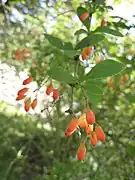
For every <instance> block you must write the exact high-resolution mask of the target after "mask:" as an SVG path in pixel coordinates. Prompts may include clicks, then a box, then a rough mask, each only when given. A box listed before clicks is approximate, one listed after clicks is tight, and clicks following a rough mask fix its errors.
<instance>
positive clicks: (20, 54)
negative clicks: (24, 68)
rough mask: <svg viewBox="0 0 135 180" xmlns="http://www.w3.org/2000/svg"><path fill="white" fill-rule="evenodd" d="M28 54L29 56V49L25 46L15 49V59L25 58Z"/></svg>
mask: <svg viewBox="0 0 135 180" xmlns="http://www.w3.org/2000/svg"><path fill="white" fill-rule="evenodd" d="M30 56H31V51H30V50H29V49H27V48H23V49H22V50H18V49H17V50H16V51H15V58H16V60H26V59H27V58H28V57H30Z"/></svg>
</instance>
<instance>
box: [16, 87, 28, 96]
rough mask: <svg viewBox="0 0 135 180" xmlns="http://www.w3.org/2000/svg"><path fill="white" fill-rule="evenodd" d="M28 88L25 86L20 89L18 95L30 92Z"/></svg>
mask: <svg viewBox="0 0 135 180" xmlns="http://www.w3.org/2000/svg"><path fill="white" fill-rule="evenodd" d="M28 90H29V88H23V89H21V90H20V91H18V93H17V95H18V96H20V95H24V94H25V93H26V92H28Z"/></svg>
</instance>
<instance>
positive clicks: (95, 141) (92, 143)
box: [90, 132, 98, 146]
mask: <svg viewBox="0 0 135 180" xmlns="http://www.w3.org/2000/svg"><path fill="white" fill-rule="evenodd" d="M90 142H91V145H92V146H96V145H97V142H98V139H97V135H96V133H95V132H93V133H92V134H91V136H90Z"/></svg>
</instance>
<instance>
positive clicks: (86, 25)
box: [77, 7, 90, 30]
mask: <svg viewBox="0 0 135 180" xmlns="http://www.w3.org/2000/svg"><path fill="white" fill-rule="evenodd" d="M84 13H88V11H87V9H85V8H83V7H78V8H77V15H78V17H79V19H80V17H81V16H82V15H83V14H84ZM81 22H82V21H81ZM82 23H83V24H84V26H85V27H86V28H87V29H88V30H89V28H90V20H89V16H88V18H86V19H85V20H84V21H83V22H82Z"/></svg>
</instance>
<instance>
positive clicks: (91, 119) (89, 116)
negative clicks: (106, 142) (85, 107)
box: [86, 110, 96, 124]
mask: <svg viewBox="0 0 135 180" xmlns="http://www.w3.org/2000/svg"><path fill="white" fill-rule="evenodd" d="M86 120H87V122H88V124H94V123H95V121H96V120H95V115H94V113H93V112H92V111H91V110H89V111H87V112H86Z"/></svg>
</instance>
